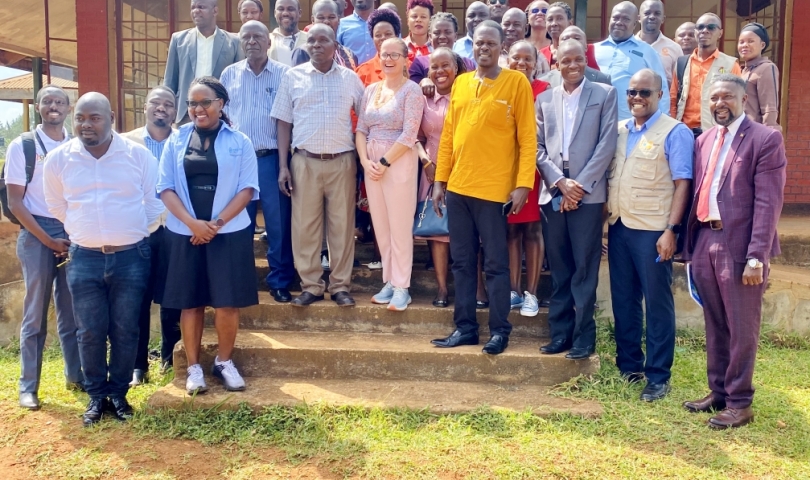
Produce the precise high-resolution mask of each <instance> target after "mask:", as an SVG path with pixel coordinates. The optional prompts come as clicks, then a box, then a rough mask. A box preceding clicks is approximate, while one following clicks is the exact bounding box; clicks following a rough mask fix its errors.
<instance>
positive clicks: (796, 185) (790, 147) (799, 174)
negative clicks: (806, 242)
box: [780, 0, 810, 204]
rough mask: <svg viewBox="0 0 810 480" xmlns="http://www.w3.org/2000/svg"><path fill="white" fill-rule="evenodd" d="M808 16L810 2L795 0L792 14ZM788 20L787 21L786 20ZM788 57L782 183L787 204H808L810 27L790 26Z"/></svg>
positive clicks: (809, 188)
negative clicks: (784, 178)
mask: <svg viewBox="0 0 810 480" xmlns="http://www.w3.org/2000/svg"><path fill="white" fill-rule="evenodd" d="M808 17H810V1H804V0H800V1H795V2H794V5H793V17H792V18H795V19H802V18H808ZM788 21H790V20H788ZM789 41H790V42H791V43H792V51H791V58H790V87H789V90H788V91H789V94H788V96H787V98H785V95H784V94H783V95H782V98H783V99H784V100H783V101H788V102H789V103H788V109H787V122H785V119H781V121H780V123H781V124H782V126H785V125H786V123H787V125H786V126H787V130H786V136H785V148H786V149H787V157H788V168H787V185H786V186H785V203H786V204H810V47H808V45H810V29H808V28H802V25H801V22H796V23H794V25H793V38H792V39H791V40H789Z"/></svg>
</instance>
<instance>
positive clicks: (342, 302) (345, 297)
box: [332, 292, 356, 307]
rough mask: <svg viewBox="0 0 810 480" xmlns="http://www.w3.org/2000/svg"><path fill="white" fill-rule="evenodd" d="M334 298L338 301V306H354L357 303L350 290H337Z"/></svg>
mask: <svg viewBox="0 0 810 480" xmlns="http://www.w3.org/2000/svg"><path fill="white" fill-rule="evenodd" d="M332 300H334V302H335V303H337V306H338V307H353V306H355V305H356V303H355V301H354V299H353V298H352V296H351V295H349V292H337V293H336V294H334V295H332Z"/></svg>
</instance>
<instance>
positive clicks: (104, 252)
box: [101, 245, 115, 255]
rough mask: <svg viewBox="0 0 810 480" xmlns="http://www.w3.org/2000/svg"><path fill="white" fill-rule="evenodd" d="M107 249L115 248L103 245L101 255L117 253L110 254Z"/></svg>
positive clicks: (111, 252)
mask: <svg viewBox="0 0 810 480" xmlns="http://www.w3.org/2000/svg"><path fill="white" fill-rule="evenodd" d="M107 247H110V248H114V247H111V246H110V245H102V246H101V253H103V254H104V255H111V254H113V253H115V251H110V252H108V251H107Z"/></svg>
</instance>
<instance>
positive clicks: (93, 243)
mask: <svg viewBox="0 0 810 480" xmlns="http://www.w3.org/2000/svg"><path fill="white" fill-rule="evenodd" d="M114 118H115V116H114V114H113V113H112V109H111V108H110V102H109V100H107V98H106V97H104V95H102V94H100V93H96V92H90V93H87V94H85V95H83V96H82V97H81V98H80V99H79V101H78V102H77V103H76V109H75V113H74V117H73V124H74V133H75V134H76V136H77V137H78V138H74V139H72V140H71V141H69V142H67V143H66V144H64V145H62V146H61V147H59V148H57V149H56V150H54V151H52V152H51V153H50V154H49V155H48V161H47V162H46V163H45V169H44V170H45V171H44V183H45V201H46V203H47V206H48V211H49V212H50V213H51V214H52V215H53V216H54V217H56V218H57V219H58V220H59V221H61V222H62V223H64V224H65V231H67V233H68V237H69V239H70V243H71V245H70V249H69V250H68V260H67V262H68V263H67V267H66V268H67V282H68V287H69V288H70V293H71V294H72V296H73V313H74V315H75V317H76V324H77V325H78V327H79V330H78V338H79V355H80V357H81V363H82V370H83V372H84V380H85V382H84V387H85V390H86V391H87V394H88V395H89V396H90V403H89V404H88V405H87V410H86V411H85V413H84V417H83V423H84V425H85V426H91V425H93V424H96V423H98V422H99V421H100V420H101V417H102V414H103V413H104V412H105V411H110V410H112V412H113V415H114V416H115V417H116V418H118V419H119V420H127V419H128V418H130V417H131V416H132V407H130V405H129V403H127V400H126V394H127V391H128V390H129V382H130V380H131V378H132V370H133V368H134V366H135V356H136V350H137V344H138V314H139V311H140V306H141V301H142V300H143V295H144V292H145V290H146V285H147V281H148V279H149V271H150V259H151V249H150V248H149V244H148V243H147V241H146V237H148V236H149V229H148V226H149V224H151V223H153V222H154V221H155V220H157V219H158V217H159V216H160V214H161V212H162V211H163V204H162V203H161V201H160V200H159V199H158V197H157V195H156V191H157V190H156V184H157V170H158V165H157V160H155V157H154V156H153V155H152V154H151V153H150V152H149V150H147V149H146V147H143V146H141V145H137V144H135V143H134V142H131V141H129V140H126V139H124V138H122V137H121V136H119V135H118V134H117V133H114V132H113V131H112V124H113V120H114ZM108 337H109V343H110V360H109V363H108V362H107V338H108ZM108 402H109V403H108Z"/></svg>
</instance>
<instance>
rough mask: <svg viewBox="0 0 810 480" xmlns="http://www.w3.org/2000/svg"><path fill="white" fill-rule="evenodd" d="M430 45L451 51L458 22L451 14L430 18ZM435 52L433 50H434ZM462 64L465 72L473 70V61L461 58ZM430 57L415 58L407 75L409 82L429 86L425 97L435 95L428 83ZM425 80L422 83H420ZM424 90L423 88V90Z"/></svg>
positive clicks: (432, 87)
mask: <svg viewBox="0 0 810 480" xmlns="http://www.w3.org/2000/svg"><path fill="white" fill-rule="evenodd" d="M429 30H430V43H431V44H432V45H433V48H434V49H439V48H442V47H444V48H449V49H450V50H452V49H453V44H454V43H456V38H457V37H458V20H456V17H455V16H454V15H453V14H452V13H448V12H438V13H436V14H435V15H433V16H432V17H431V18H430V28H429ZM434 51H435V50H434ZM461 59H462V61H463V62H464V69H465V70H466V71H471V70H475V61H474V60H473V59H471V58H467V57H461ZM429 71H430V57H429V56H422V57H416V58H415V59H414V60H413V62H411V66H410V68H409V69H408V75H409V76H410V78H411V80H412V81H414V82H416V83H418V84H420V85H421V86H422V87H425V86H427V85H429V86H430V88H431V90H430V91H425V95H427V96H428V97H432V96H433V94H434V93H435V88H434V86H433V83H432V82H431V81H430V75H429V74H428V72H429ZM423 80H425V82H424V83H422V81H423ZM423 90H424V88H423Z"/></svg>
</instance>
